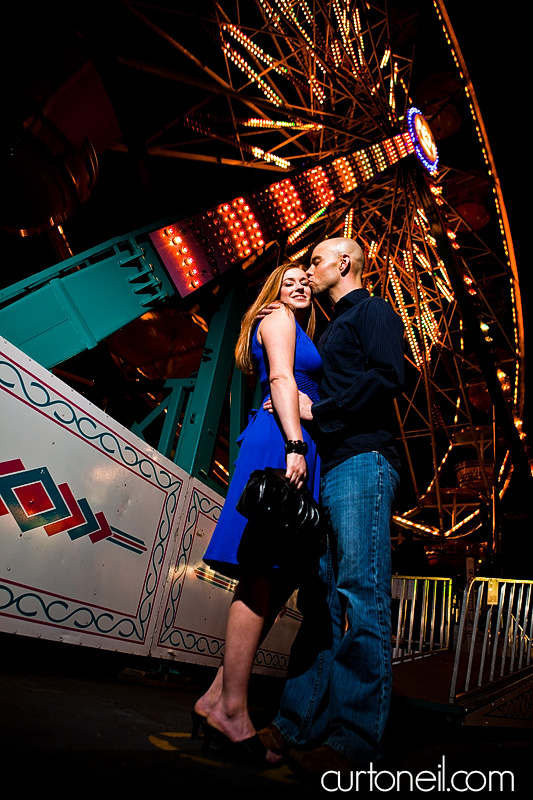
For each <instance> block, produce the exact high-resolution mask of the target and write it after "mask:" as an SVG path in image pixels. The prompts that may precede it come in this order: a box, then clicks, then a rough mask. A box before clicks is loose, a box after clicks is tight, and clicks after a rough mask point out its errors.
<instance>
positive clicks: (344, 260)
mask: <svg viewBox="0 0 533 800" xmlns="http://www.w3.org/2000/svg"><path fill="white" fill-rule="evenodd" d="M350 266H351V261H350V256H349V255H347V253H345V254H344V255H343V256H341V264H340V272H341V275H347V274H348V272H349V271H350Z"/></svg>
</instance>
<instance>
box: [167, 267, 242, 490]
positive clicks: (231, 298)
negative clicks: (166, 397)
mask: <svg viewBox="0 0 533 800" xmlns="http://www.w3.org/2000/svg"><path fill="white" fill-rule="evenodd" d="M246 287H247V280H246V275H245V273H244V272H243V271H242V270H240V271H237V272H236V273H234V274H233V275H232V283H231V286H230V287H228V284H226V288H225V289H223V288H222V285H221V290H222V291H224V292H225V294H224V296H223V297H222V301H221V305H220V307H219V309H218V310H217V311H216V312H215V314H214V315H213V317H212V319H211V324H210V325H209V331H208V334H207V339H206V342H205V346H204V351H203V355H202V363H201V365H200V369H199V370H198V375H197V377H196V384H195V387H194V391H193V394H192V396H191V398H190V400H189V404H188V406H187V413H186V418H185V419H184V421H183V428H182V431H181V434H180V438H179V440H178V444H177V447H176V453H175V456H174V462H175V463H176V464H177V465H178V466H180V467H182V468H183V469H184V470H185V471H186V472H187V473H188V474H189V475H194V476H196V477H197V478H199V479H200V480H202V481H203V482H205V481H206V478H207V476H208V474H209V470H210V466H211V462H212V458H213V451H214V448H215V443H216V438H217V433H218V428H219V424H220V418H221V414H222V409H223V407H224V397H225V395H226V391H227V388H228V382H229V379H230V375H231V368H232V363H233V351H234V348H235V343H236V341H237V337H238V334H239V330H240V324H241V318H242V314H243V312H244V304H245V299H246ZM239 398H241V401H242V396H241V394H240V392H239V393H237V395H236V398H235V399H236V400H237V407H238V405H239ZM241 417H242V411H236V410H235V411H234V420H235V423H236V424H238V425H239V427H240V422H241ZM238 433H240V430H239V431H237V432H235V430H230V441H232V439H235V438H236V436H237V434H238ZM230 463H231V460H230Z"/></svg>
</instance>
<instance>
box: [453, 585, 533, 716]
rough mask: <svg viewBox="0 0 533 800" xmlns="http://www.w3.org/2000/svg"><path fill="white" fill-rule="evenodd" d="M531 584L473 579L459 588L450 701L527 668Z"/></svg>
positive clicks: (532, 632)
mask: <svg viewBox="0 0 533 800" xmlns="http://www.w3.org/2000/svg"><path fill="white" fill-rule="evenodd" d="M532 635H533V581H529V580H505V579H499V578H473V579H472V580H471V581H470V582H469V584H468V585H467V587H466V588H465V592H464V596H463V603H462V608H461V616H460V619H459V627H458V632H457V642H456V646H455V661H454V667H453V675H452V680H451V686H450V702H451V703H453V702H455V701H456V700H457V698H458V697H460V696H461V695H463V694H466V693H468V692H472V691H474V690H479V689H482V688H484V687H487V686H489V685H490V684H493V683H495V682H496V681H499V680H501V679H503V678H506V677H508V676H509V675H514V674H516V673H518V672H520V671H521V670H524V669H526V668H527V667H530V666H531V643H532Z"/></svg>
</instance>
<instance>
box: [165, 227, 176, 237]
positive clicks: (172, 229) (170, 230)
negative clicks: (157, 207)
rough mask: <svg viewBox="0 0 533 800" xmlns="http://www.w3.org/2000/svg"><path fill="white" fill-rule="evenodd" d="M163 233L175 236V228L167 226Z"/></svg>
mask: <svg viewBox="0 0 533 800" xmlns="http://www.w3.org/2000/svg"><path fill="white" fill-rule="evenodd" d="M163 233H164V235H165V236H174V228H165V230H164V231H163Z"/></svg>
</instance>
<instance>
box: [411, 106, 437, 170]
mask: <svg viewBox="0 0 533 800" xmlns="http://www.w3.org/2000/svg"><path fill="white" fill-rule="evenodd" d="M407 129H408V131H409V136H410V138H411V141H412V143H413V145H414V148H415V153H416V155H417V157H418V160H419V161H420V163H421V164H423V166H424V167H425V168H426V169H427V171H428V172H430V173H431V174H432V175H433V174H434V173H435V172H436V171H437V165H438V163H439V154H438V152H437V145H436V144H435V139H434V138H433V134H432V132H431V128H430V127H429V123H428V122H427V120H426V119H425V117H424V116H423V115H422V112H421V111H420V109H418V108H415V107H414V106H412V107H411V108H410V109H409V110H408V112H407Z"/></svg>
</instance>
